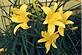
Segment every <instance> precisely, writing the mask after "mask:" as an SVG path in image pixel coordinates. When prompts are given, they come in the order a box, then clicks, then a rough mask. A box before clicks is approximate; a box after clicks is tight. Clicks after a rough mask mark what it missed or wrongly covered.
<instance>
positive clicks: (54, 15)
mask: <svg viewBox="0 0 82 55" xmlns="http://www.w3.org/2000/svg"><path fill="white" fill-rule="evenodd" d="M33 4H34V3H33ZM34 5H35V4H34ZM57 7H58V4H57V3H56V2H55V4H54V6H53V7H48V6H42V7H41V9H42V10H43V12H44V13H45V14H46V17H45V20H44V22H43V24H44V25H45V24H48V26H47V27H48V29H47V31H42V32H41V36H42V37H43V38H41V39H39V40H38V43H42V42H45V47H46V53H48V51H49V50H50V46H51V45H52V46H53V47H54V48H57V46H56V40H57V38H59V35H61V36H64V29H65V28H66V25H68V24H74V22H72V21H71V20H68V18H69V17H70V16H71V15H72V11H66V12H64V11H63V9H62V7H63V6H61V7H60V8H59V9H58V10H57ZM34 8H35V7H34ZM26 10H27V5H26V4H23V5H22V6H21V7H20V9H18V8H13V9H12V12H13V14H12V16H11V20H12V21H13V22H15V23H18V25H17V26H16V27H15V28H14V34H15V33H16V31H17V29H18V28H19V27H21V28H22V29H28V28H31V26H28V25H27V22H29V20H30V19H29V18H28V15H32V14H31V13H29V12H26ZM56 10H57V11H56ZM47 27H46V28H47Z"/></svg>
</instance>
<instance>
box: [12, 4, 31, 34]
mask: <svg viewBox="0 0 82 55" xmlns="http://www.w3.org/2000/svg"><path fill="white" fill-rule="evenodd" d="M26 9H27V5H25V4H23V5H22V6H21V7H20V9H18V8H13V9H12V10H11V11H12V12H13V15H12V17H11V20H12V21H13V22H16V23H19V24H18V25H17V26H16V27H15V28H14V34H15V33H16V31H17V29H18V28H19V27H21V28H23V29H28V28H30V26H28V25H27V22H28V21H29V18H28V17H27V15H32V14H31V13H29V12H26Z"/></svg>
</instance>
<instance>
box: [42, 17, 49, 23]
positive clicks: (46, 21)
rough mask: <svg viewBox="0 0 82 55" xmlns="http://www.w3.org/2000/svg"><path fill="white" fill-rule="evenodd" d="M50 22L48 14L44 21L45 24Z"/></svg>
mask: <svg viewBox="0 0 82 55" xmlns="http://www.w3.org/2000/svg"><path fill="white" fill-rule="evenodd" d="M47 23H48V16H46V18H45V21H44V22H43V24H47Z"/></svg>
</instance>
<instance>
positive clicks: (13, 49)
mask: <svg viewBox="0 0 82 55" xmlns="http://www.w3.org/2000/svg"><path fill="white" fill-rule="evenodd" d="M16 43H17V37H16V38H15V40H14V43H13V48H12V55H15V47H16Z"/></svg>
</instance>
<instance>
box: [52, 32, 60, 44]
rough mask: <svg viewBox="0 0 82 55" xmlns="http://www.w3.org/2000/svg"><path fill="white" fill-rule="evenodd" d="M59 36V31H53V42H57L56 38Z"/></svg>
mask: <svg viewBox="0 0 82 55" xmlns="http://www.w3.org/2000/svg"><path fill="white" fill-rule="evenodd" d="M58 37H59V34H58V32H55V33H53V34H52V36H51V38H52V40H51V41H52V43H53V42H56V39H57V38H58Z"/></svg>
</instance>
